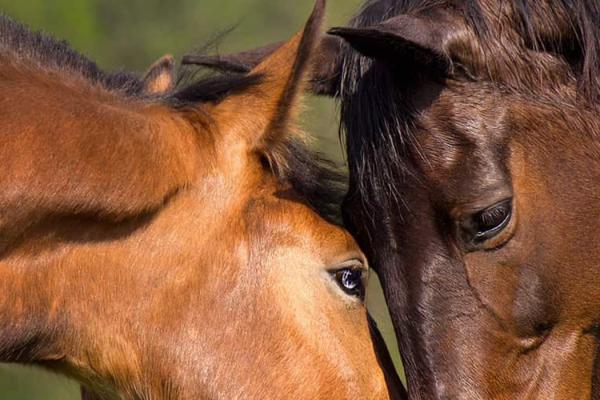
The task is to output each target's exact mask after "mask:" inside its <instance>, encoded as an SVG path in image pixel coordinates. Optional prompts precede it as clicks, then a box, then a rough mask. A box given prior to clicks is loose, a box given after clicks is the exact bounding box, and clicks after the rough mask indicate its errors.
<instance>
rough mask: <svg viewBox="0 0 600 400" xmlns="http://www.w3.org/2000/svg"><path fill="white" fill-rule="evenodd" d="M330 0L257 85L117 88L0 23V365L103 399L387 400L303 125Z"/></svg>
mask: <svg viewBox="0 0 600 400" xmlns="http://www.w3.org/2000/svg"><path fill="white" fill-rule="evenodd" d="M323 8H324V4H323V2H322V1H319V2H318V3H317V6H316V8H315V11H314V13H313V15H312V16H311V18H310V20H309V22H308V23H307V25H306V27H305V29H304V30H303V32H302V33H301V34H298V35H297V36H295V37H294V38H293V39H292V40H291V41H290V42H288V43H286V44H285V45H284V46H283V47H281V49H280V50H279V51H278V52H276V53H275V54H273V55H272V56H271V57H269V58H268V59H267V60H265V61H264V62H263V63H261V65H259V66H258V67H257V68H255V69H254V70H253V71H252V73H250V74H249V75H245V76H218V77H213V78H209V79H205V80H201V81H197V82H191V83H189V84H188V85H186V86H184V87H182V88H179V89H176V90H174V89H173V85H172V76H171V75H170V73H169V72H170V68H171V66H172V65H171V64H172V60H171V59H169V58H168V57H167V58H165V59H164V60H161V61H160V62H159V63H158V64H157V65H155V66H154V67H153V68H152V69H151V70H150V72H149V73H148V75H147V76H146V79H145V80H139V79H137V78H135V77H134V76H132V75H129V74H108V73H105V72H102V71H100V70H99V69H98V68H97V67H96V66H95V64H93V63H92V62H90V61H88V60H87V59H85V58H84V57H82V56H81V55H79V54H77V53H75V52H74V51H73V50H71V49H70V48H68V47H67V45H65V44H64V42H58V41H55V40H54V39H51V38H48V37H46V36H43V35H40V34H36V33H32V32H30V31H28V30H27V29H25V28H24V27H23V26H21V25H20V24H17V23H15V22H14V21H12V20H10V19H8V18H6V17H2V18H1V19H0V33H1V34H0V92H1V93H2V97H1V98H0V109H1V110H2V113H0V138H1V141H2V145H1V146H0V164H1V165H2V167H3V171H4V172H3V173H2V174H1V175H0V232H1V233H0V254H1V255H0V286H1V289H0V293H1V294H0V361H2V362H14V363H24V364H30V365H37V366H43V367H46V368H50V369H52V370H54V371H58V372H61V373H64V374H67V375H68V376H71V377H74V378H75V379H77V380H79V381H80V382H82V383H83V384H84V385H85V386H86V387H87V388H88V389H89V390H90V391H91V392H93V393H94V396H97V397H98V398H103V399H109V398H128V399H238V398H239V399H242V398H243V399H265V398H269V399H275V398H286V399H287V398H298V399H315V398H322V399H352V398H361V399H387V398H388V394H387V388H386V383H385V381H384V377H383V375H382V372H381V370H380V369H379V366H378V361H377V359H376V354H375V351H374V349H373V345H372V343H371V340H370V335H369V327H368V324H367V318H366V312H365V308H364V306H363V303H362V295H363V293H364V289H363V282H364V280H365V278H366V274H367V264H366V262H365V260H364V257H363V255H362V253H361V252H360V250H359V248H358V247H357V245H356V244H355V242H354V241H353V239H352V238H351V237H350V235H349V234H348V233H346V232H345V231H344V230H342V229H341V228H340V227H338V226H336V225H334V224H332V223H329V222H327V221H326V220H325V219H323V218H322V217H321V216H320V214H319V213H323V215H329V214H328V213H329V211H331V210H332V209H333V208H332V206H333V205H334V203H332V201H334V200H335V199H336V193H333V191H332V189H333V188H336V187H337V180H336V175H335V174H333V173H332V172H331V170H328V169H327V168H325V166H324V165H323V163H321V162H320V161H319V158H318V157H316V156H315V155H314V154H312V153H311V152H310V151H309V150H307V146H306V144H305V141H306V138H305V137H304V136H303V135H302V134H300V133H299V132H298V130H297V129H296V128H295V119H296V114H297V112H298V104H299V102H300V95H301V92H302V87H303V80H304V76H305V74H306V72H307V70H308V69H309V67H311V60H312V58H313V57H312V55H313V53H314V51H315V44H316V43H317V42H318V38H319V36H320V33H319V31H320V26H321V20H322V16H323Z"/></svg>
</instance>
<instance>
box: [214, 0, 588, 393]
mask: <svg viewBox="0 0 600 400" xmlns="http://www.w3.org/2000/svg"><path fill="white" fill-rule="evenodd" d="M331 33H333V34H334V35H336V36H337V37H341V38H343V40H344V41H345V43H342V42H338V41H336V40H335V39H333V38H330V39H327V40H326V41H325V42H324V45H323V54H322V55H321V57H323V58H324V59H325V60H329V62H322V63H320V65H321V66H323V67H324V68H322V69H321V70H320V71H318V73H317V74H316V75H315V79H314V80H313V81H314V82H315V83H317V84H316V85H314V88H315V89H316V90H320V91H322V92H325V93H327V94H333V95H337V96H339V98H340V100H341V104H342V109H341V110H342V127H343V129H344V131H345V132H346V134H347V146H348V161H349V165H350V172H351V188H350V192H349V194H348V196H347V199H346V203H345V217H346V218H345V219H346V222H347V223H348V226H349V227H350V229H351V231H352V232H353V234H354V235H355V236H356V238H357V239H358V241H359V243H360V244H361V246H362V247H363V249H364V250H365V251H366V253H367V256H368V258H369V259H370V262H371V265H372V266H373V267H374V268H375V269H376V270H377V271H378V272H379V273H380V275H381V278H382V282H383V286H384V291H385V294H386V298H387V301H388V304H389V307H390V311H391V314H392V318H393V321H394V325H395V328H396V332H397V334H398V339H399V341H400V345H401V350H402V354H403V359H404V361H405V367H406V372H407V376H408V387H409V395H410V398H411V399H565V400H566V399H569V400H573V399H590V398H600V355H599V354H600V349H599V335H600V329H599V328H600V246H599V245H598V240H599V238H600V107H599V106H598V101H599V100H600V3H599V2H598V1H597V0H572V1H571V0H556V1H547V0H541V1H537V0H535V1H534V0H507V1H493V0H456V1H445V0H371V1H369V2H367V4H366V5H365V6H364V7H363V9H362V11H361V12H360V13H359V14H358V15H357V16H356V17H355V18H354V19H353V20H352V22H351V24H350V26H349V27H347V28H337V29H334V30H332V31H331ZM346 43H347V44H350V45H351V46H352V48H350V47H348V46H347V44H346ZM263 50H264V49H263ZM263 53H264V51H263ZM267 53H268V52H267ZM255 54H256V55H260V52H259V53H255ZM256 59H258V57H250V56H249V55H248V54H242V55H237V56H232V57H229V58H221V59H212V60H204V61H203V62H204V63H207V64H214V65H217V66H220V67H221V68H224V69H228V68H229V67H227V65H225V64H223V63H222V62H221V61H222V60H225V61H228V62H229V64H230V65H234V64H235V65H238V66H244V65H252V64H254V63H255V62H256Z"/></svg>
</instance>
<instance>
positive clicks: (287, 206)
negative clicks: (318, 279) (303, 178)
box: [244, 191, 359, 260]
mask: <svg viewBox="0 0 600 400" xmlns="http://www.w3.org/2000/svg"><path fill="white" fill-rule="evenodd" d="M244 218H245V220H246V223H247V226H248V229H249V236H250V237H254V240H255V242H256V243H258V242H260V243H262V244H265V243H267V247H273V246H281V247H293V248H302V249H305V250H307V251H309V252H313V253H315V254H318V256H319V257H322V258H324V259H326V260H329V259H336V258H337V257H339V256H340V255H343V254H351V253H357V252H359V249H358V245H357V244H356V242H355V241H354V239H353V238H352V236H351V235H350V234H349V233H348V232H347V231H346V230H344V229H342V228H341V227H339V226H337V225H334V224H332V223H329V222H327V221H326V220H324V219H323V218H322V217H321V216H320V215H319V214H318V213H317V212H315V211H314V210H312V209H311V208H310V207H309V206H307V205H306V204H305V203H304V202H302V201H301V200H300V199H299V198H297V197H295V196H294V194H293V193H286V192H285V191H280V192H274V193H265V194H262V195H259V196H256V197H254V198H252V199H250V201H249V202H248V204H247V206H246V208H245V210H244Z"/></svg>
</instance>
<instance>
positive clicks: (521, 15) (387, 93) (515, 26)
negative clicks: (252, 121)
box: [340, 0, 600, 219]
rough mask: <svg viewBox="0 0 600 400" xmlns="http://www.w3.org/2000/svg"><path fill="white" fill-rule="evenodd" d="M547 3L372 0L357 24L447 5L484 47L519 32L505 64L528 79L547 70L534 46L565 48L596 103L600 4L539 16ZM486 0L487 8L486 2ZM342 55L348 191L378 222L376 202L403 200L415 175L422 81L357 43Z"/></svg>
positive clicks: (569, 1)
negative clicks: (404, 76) (535, 58)
mask: <svg viewBox="0 0 600 400" xmlns="http://www.w3.org/2000/svg"><path fill="white" fill-rule="evenodd" d="M541 3H545V2H537V1H536V0H506V1H498V0H368V1H367V3H366V4H365V5H364V6H363V7H362V9H361V10H360V12H359V13H358V14H357V15H356V16H355V17H354V18H353V19H352V20H351V22H350V25H351V26H353V27H366V26H370V25H375V24H378V23H380V22H383V21H385V20H386V19H388V18H390V17H394V16H397V15H401V14H418V13H420V12H422V11H426V10H428V9H431V8H434V7H445V8H446V9H450V10H451V11H452V12H453V13H458V15H459V17H462V18H463V19H464V21H465V24H466V26H468V27H469V28H470V29H471V31H472V32H473V33H474V34H475V37H476V38H477V40H478V41H479V42H480V43H481V44H482V46H481V47H482V48H483V49H484V51H485V49H486V48H487V49H489V48H490V47H486V43H489V42H493V41H494V40H496V39H495V37H496V36H497V32H498V30H503V29H504V28H509V29H510V30H512V31H513V32H515V35H516V36H517V38H516V39H515V48H514V49H510V48H509V49H508V51H509V53H508V54H505V56H506V57H505V60H504V64H503V65H504V66H505V67H506V69H507V74H506V75H507V76H510V77H515V76H520V77H521V78H523V79H527V78H528V74H529V73H530V72H532V73H533V72H538V71H539V70H540V68H537V66H530V68H531V69H530V70H526V69H525V67H526V66H527V65H526V64H527V63H529V62H530V58H529V55H530V54H531V53H527V51H529V50H531V51H532V52H535V51H544V52H548V53H549V54H552V55H555V54H558V53H560V54H562V55H561V57H564V62H565V64H568V63H569V62H570V61H571V59H575V60H578V61H577V63H576V64H573V65H572V69H573V76H574V78H575V79H576V80H577V86H578V92H579V95H580V97H581V99H582V100H583V101H584V102H587V103H592V104H597V103H598V102H599V101H600V2H599V1H598V0H556V1H554V2H552V4H551V7H552V8H549V9H547V10H544V13H545V14H544V16H545V17H546V18H541V17H540V15H542V14H541V12H540V11H541V9H540V8H541V7H544V5H543V4H541ZM486 4H487V5H488V7H484V6H485V5H486ZM490 9H492V10H495V12H498V13H505V14H502V17H503V18H504V19H503V20H502V22H500V24H502V25H501V26H495V25H494V24H498V22H497V21H499V20H500V18H498V15H493V16H490V15H487V14H486V12H489V10H490ZM507 10H508V11H507ZM565 27H566V28H565ZM561 29H562V30H563V32H562V33H563V34H562V35H557V36H556V37H548V36H547V35H546V36H544V35H545V33H546V32H548V31H559V30H561ZM519 46H520V47H519ZM491 48H493V47H491ZM496 49H497V48H496ZM488 56H489V57H490V59H497V58H501V57H502V55H501V54H496V53H493V52H490V54H488ZM517 58H519V60H516V59H517ZM341 60H342V83H341V89H340V99H341V115H342V122H341V131H342V132H344V133H345V135H346V139H347V151H348V162H349V167H350V176H351V180H352V181H351V184H350V190H351V192H350V193H349V196H350V197H355V198H357V199H360V202H361V203H362V208H363V211H364V214H365V215H366V216H369V217H370V218H372V219H373V218H375V219H376V218H378V216H374V215H373V210H375V209H376V208H377V207H374V204H379V206H378V207H379V208H380V207H381V203H382V202H393V203H394V204H402V196H401V195H400V194H399V193H397V186H398V185H397V184H398V183H399V182H401V180H402V176H405V174H409V173H411V172H410V171H409V170H408V169H407V165H406V158H407V157H408V156H409V154H410V152H411V151H414V149H413V147H414V146H411V142H412V140H413V139H412V130H413V129H412V128H413V122H414V116H415V113H416V111H415V110H413V109H411V106H410V102H409V101H407V99H409V98H410V96H411V93H413V92H414V90H415V89H416V88H415V87H414V86H411V85H415V84H416V83H414V82H409V81H410V80H406V81H407V82H402V81H400V80H398V79H395V77H394V76H393V75H392V72H391V70H390V69H389V68H387V67H386V66H385V65H382V64H381V63H379V62H376V61H372V60H370V59H368V58H367V57H364V56H361V55H360V54H358V53H357V52H356V51H354V50H352V49H351V48H350V47H345V48H344V50H343V54H342V57H341ZM581 60H582V61H581ZM519 62H520V64H519ZM501 65H502V64H501ZM483 79H486V78H485V77H484V78H483ZM489 79H490V80H491V78H489ZM529 79H530V82H532V84H533V85H536V84H538V82H539V81H540V79H539V78H538V77H533V76H531V77H529ZM512 83H513V84H514V87H516V89H517V90H529V89H527V88H525V85H524V84H523V82H512ZM519 85H522V86H519ZM357 211H358V210H357Z"/></svg>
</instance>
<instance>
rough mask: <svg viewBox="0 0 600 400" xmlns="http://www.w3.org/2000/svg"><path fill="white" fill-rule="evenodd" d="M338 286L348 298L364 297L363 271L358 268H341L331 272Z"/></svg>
mask: <svg viewBox="0 0 600 400" xmlns="http://www.w3.org/2000/svg"><path fill="white" fill-rule="evenodd" d="M333 276H334V278H335V280H336V282H337V284H338V286H339V287H340V288H341V289H342V290H343V291H344V292H346V293H347V294H348V295H350V296H355V297H359V298H362V297H363V296H364V292H365V290H364V283H363V270H362V269H359V268H343V269H339V270H337V271H334V272H333Z"/></svg>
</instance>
